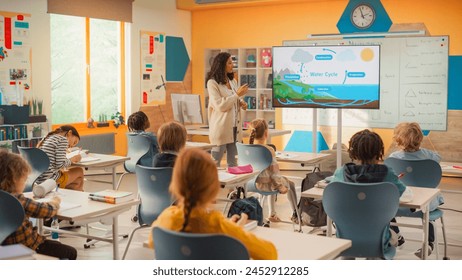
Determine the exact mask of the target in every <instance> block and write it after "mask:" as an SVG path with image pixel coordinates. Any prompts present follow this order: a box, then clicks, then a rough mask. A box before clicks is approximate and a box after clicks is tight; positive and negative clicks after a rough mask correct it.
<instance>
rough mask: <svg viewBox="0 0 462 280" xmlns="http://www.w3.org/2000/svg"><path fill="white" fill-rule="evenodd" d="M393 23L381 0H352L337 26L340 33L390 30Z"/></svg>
mask: <svg viewBox="0 0 462 280" xmlns="http://www.w3.org/2000/svg"><path fill="white" fill-rule="evenodd" d="M392 24H393V23H392V22H391V19H390V17H389V16H388V14H387V12H386V11H385V8H384V7H383V5H382V3H381V2H380V0H350V1H349V2H348V5H347V6H346V7H345V10H344V11H343V13H342V16H341V17H340V19H339V21H338V22H337V28H338V30H339V31H340V33H356V32H388V30H389V29H390V27H391V25H392Z"/></svg>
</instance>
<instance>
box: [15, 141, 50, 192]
mask: <svg viewBox="0 0 462 280" xmlns="http://www.w3.org/2000/svg"><path fill="white" fill-rule="evenodd" d="M18 149H19V154H21V156H22V157H23V158H24V159H25V160H26V161H27V162H28V163H29V165H30V166H31V169H32V171H31V173H30V174H29V176H28V177H27V181H26V188H25V189H24V192H30V191H32V186H33V185H34V182H35V181H36V180H37V178H38V177H40V175H42V174H43V172H45V171H47V170H48V168H49V167H50V159H49V158H48V155H47V154H46V153H45V152H44V151H43V150H41V149H39V148H29V147H18Z"/></svg>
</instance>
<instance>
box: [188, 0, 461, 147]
mask: <svg viewBox="0 0 462 280" xmlns="http://www.w3.org/2000/svg"><path fill="white" fill-rule="evenodd" d="M381 2H382V4H383V6H384V7H385V9H386V10H387V12H388V14H389V16H390V18H391V20H392V21H393V23H394V24H405V23H424V24H425V26H426V27H427V29H428V31H429V32H430V34H432V35H449V36H450V55H462V28H461V26H462V16H461V15H462V1H460V0H444V1H434V0H419V1H416V0H399V1H398V0H382V1H381ZM347 4H348V1H347V0H320V1H317V2H312V1H309V2H306V3H290V4H285V5H284V4H282V5H281V4H277V5H269V4H267V5H263V4H262V5H261V6H258V7H237V8H224V9H210V10H194V11H192V57H191V59H192V76H193V85H192V89H193V92H200V93H203V92H204V88H203V85H204V49H206V48H245V47H260V46H274V45H281V44H282V41H284V40H303V39H306V38H307V35H308V34H324V33H335V34H337V33H339V32H338V29H337V27H336V25H337V22H338V19H339V18H340V16H341V14H342V13H343V10H344V9H345V7H346V5H347ZM276 122H277V127H278V128H281V127H282V126H281V122H282V116H281V112H280V110H277V111H276ZM380 131H381V133H384V134H386V136H387V137H385V138H387V139H389V138H391V137H390V135H391V132H390V131H388V130H380ZM280 138H281V137H276V138H274V140H275V141H277V142H280V141H282V140H281V139H280ZM387 139H384V140H385V142H386V143H385V146H388V144H389V143H388V140H387ZM274 140H273V141H274ZM277 142H276V144H281V143H277ZM279 147H281V146H279Z"/></svg>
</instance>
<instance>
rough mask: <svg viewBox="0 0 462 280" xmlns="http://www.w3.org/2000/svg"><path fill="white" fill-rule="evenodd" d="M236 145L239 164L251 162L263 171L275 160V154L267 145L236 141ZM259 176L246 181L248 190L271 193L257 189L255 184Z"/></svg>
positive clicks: (254, 166) (254, 167) (255, 168)
mask: <svg viewBox="0 0 462 280" xmlns="http://www.w3.org/2000/svg"><path fill="white" fill-rule="evenodd" d="M236 147H237V162H238V164H239V165H246V164H251V165H252V167H253V169H254V170H260V172H263V171H264V170H265V169H266V168H268V167H269V166H270V165H271V162H272V161H273V155H272V154H271V152H270V151H269V150H268V148H267V147H264V146H262V145H254V144H242V143H236ZM257 178H258V176H256V177H255V178H253V179H252V180H249V181H248V182H247V183H246V188H247V191H251V192H259V193H262V194H271V193H270V192H262V191H260V190H258V189H257V187H256V184H255V182H256V180H257Z"/></svg>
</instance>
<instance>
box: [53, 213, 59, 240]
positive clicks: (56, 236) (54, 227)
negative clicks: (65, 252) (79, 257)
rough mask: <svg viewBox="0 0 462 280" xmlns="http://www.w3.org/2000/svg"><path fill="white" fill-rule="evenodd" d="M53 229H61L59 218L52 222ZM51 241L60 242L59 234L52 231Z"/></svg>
mask: <svg viewBox="0 0 462 280" xmlns="http://www.w3.org/2000/svg"><path fill="white" fill-rule="evenodd" d="M51 229H52V230H53V229H59V221H58V219H57V218H53V221H52V222H51ZM51 239H53V240H55V241H59V233H58V232H55V231H52V232H51Z"/></svg>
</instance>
